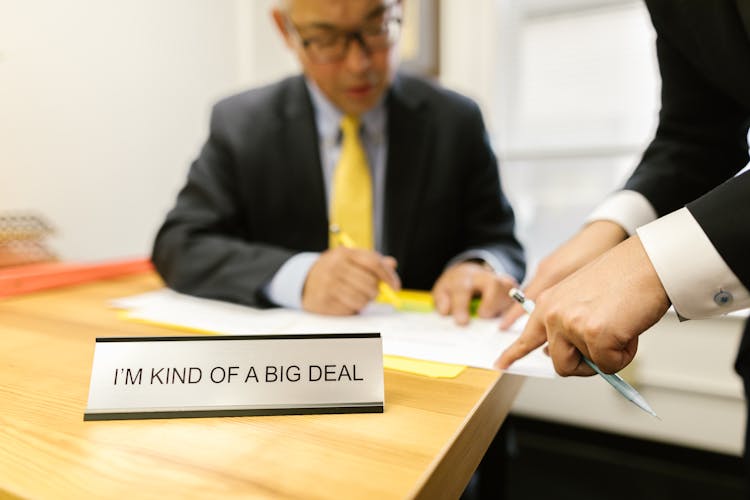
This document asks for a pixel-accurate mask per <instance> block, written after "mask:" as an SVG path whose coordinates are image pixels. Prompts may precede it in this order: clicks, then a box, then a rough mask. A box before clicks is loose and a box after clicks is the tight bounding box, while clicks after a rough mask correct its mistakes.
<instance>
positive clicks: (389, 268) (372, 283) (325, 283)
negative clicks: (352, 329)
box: [302, 247, 401, 316]
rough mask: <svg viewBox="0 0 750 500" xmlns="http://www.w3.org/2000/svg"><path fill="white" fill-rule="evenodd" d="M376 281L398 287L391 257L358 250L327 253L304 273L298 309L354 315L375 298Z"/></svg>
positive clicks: (340, 249)
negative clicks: (300, 305)
mask: <svg viewBox="0 0 750 500" xmlns="http://www.w3.org/2000/svg"><path fill="white" fill-rule="evenodd" d="M380 281H385V282H386V283H388V284H389V285H390V286H391V288H393V289H395V290H399V289H400V288H401V280H400V279H399V277H398V275H397V274H396V259H394V258H393V257H384V256H382V255H380V254H379V253H377V252H374V251H372V250H362V249H358V248H345V247H337V248H333V249H330V250H327V251H325V252H324V253H322V254H321V256H320V258H319V259H318V260H317V261H316V262H315V264H313V265H312V267H311V268H310V272H309V273H308V274H307V279H306V280H305V286H304V289H303V290H302V308H303V309H304V310H305V311H310V312H315V313H319V314H332V315H336V316H346V315H350V314H357V313H358V312H359V311H361V310H362V308H363V307H365V306H366V305H367V304H368V303H369V302H370V301H371V300H373V299H374V298H375V297H376V296H377V295H378V283H379V282H380Z"/></svg>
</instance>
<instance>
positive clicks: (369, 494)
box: [0, 274, 523, 499]
mask: <svg viewBox="0 0 750 500" xmlns="http://www.w3.org/2000/svg"><path fill="white" fill-rule="evenodd" d="M160 286H161V282H160V281H159V279H158V278H157V277H155V276H154V275H153V274H144V275H137V276H130V277H126V278H119V279H112V280H108V281H99V282H95V283H90V284H86V285H79V286H75V287H68V288H60V289H56V290H53V291H47V292H38V293H35V294H32V295H26V296H19V297H14V298H8V299H3V300H1V301H0V339H1V340H2V344H1V345H2V349H0V497H4V496H11V497H12V496H19V497H24V498H64V497H65V498H89V497H94V496H95V497H107V498H126V497H128V496H135V497H138V498H141V497H149V498H151V497H160V498H165V497H180V498H201V499H203V498H214V497H215V498H229V497H243V498H248V497H253V498H256V497H271V498H404V497H419V498H455V497H457V496H458V495H459V494H460V492H461V491H462V490H463V488H464V487H465V485H466V483H467V482H468V480H469V478H470V477H471V474H472V472H473V470H474V469H475V468H476V466H477V464H478V463H479V461H480V459H481V457H482V455H483V454H484V452H485V450H486V449H487V447H488V445H489V443H490V441H491V439H492V437H493V436H494V434H495V432H496V431H497V429H498V428H499V426H500V423H501V422H502V421H503V419H504V418H505V416H506V415H507V413H508V410H509V408H510V405H511V403H512V402H513V399H514V398H515V396H516V394H517V392H518V390H519V388H520V386H521V383H522V380H523V379H522V378H521V377H514V376H510V375H503V376H501V375H500V374H499V373H496V372H492V371H488V370H479V369H469V370H467V371H465V372H464V373H463V374H461V375H460V376H459V377H457V378H455V379H451V380H433V379H429V378H426V377H421V376H416V375H410V374H406V373H399V372H395V371H389V370H386V372H385V393H386V394H385V404H386V406H385V413H383V414H349V415H295V416H272V417H234V418H198V419H173V420H139V421H109V422H84V421H83V413H84V409H85V407H86V400H87V397H88V384H89V376H90V371H91V362H92V359H93V351H94V339H95V337H97V336H127V335H131V336H144V335H179V333H178V332H176V331H172V330H167V329H163V328H159V327H156V326H150V325H142V324H137V323H130V322H125V321H120V320H118V319H117V317H116V313H115V312H114V311H113V310H111V309H108V308H107V301H108V300H109V299H112V298H115V297H121V296H125V295H130V294H136V293H141V292H145V291H148V290H152V289H155V288H157V287H160Z"/></svg>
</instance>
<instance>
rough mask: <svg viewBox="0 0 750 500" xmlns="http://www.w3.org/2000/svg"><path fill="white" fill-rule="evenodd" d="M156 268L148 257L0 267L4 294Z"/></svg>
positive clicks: (32, 290) (16, 293) (25, 291)
mask: <svg viewBox="0 0 750 500" xmlns="http://www.w3.org/2000/svg"><path fill="white" fill-rule="evenodd" d="M151 270H153V265H152V264H151V262H150V261H149V260H148V259H130V260H117V261H107V262H97V263H88V264H81V263H71V262H45V263H41V264H29V265H24V266H16V267H9V268H5V269H0V297H9V296H11V295H20V294H24V293H29V292H35V291H37V290H44V289H47V288H56V287H60V286H68V285H75V284H78V283H85V282H88V281H96V280H101V279H105V278H114V277H117V276H125V275H128V274H138V273H145V272H148V271H151Z"/></svg>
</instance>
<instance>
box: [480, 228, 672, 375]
mask: <svg viewBox="0 0 750 500" xmlns="http://www.w3.org/2000/svg"><path fill="white" fill-rule="evenodd" d="M669 305H670V302H669V298H668V297H667V294H666V292H665V291H664V288H663V287H662V284H661V281H659V277H658V276H657V274H656V271H655V270H654V268H653V266H652V264H651V261H650V260H649V258H648V256H647V255H646V252H645V250H644V249H643V246H642V245H641V242H640V239H639V238H638V237H637V236H633V237H631V238H630V239H628V240H626V241H625V242H623V243H621V244H620V245H617V246H616V247H615V248H613V249H612V250H610V251H609V252H607V253H605V254H604V255H602V256H601V257H600V258H598V259H596V260H595V261H594V262H592V263H591V264H589V265H587V266H585V267H583V268H581V269H580V270H579V271H577V272H576V273H574V274H572V275H571V276H569V277H568V278H566V279H565V280H563V281H561V282H560V283H559V284H557V285H555V286H554V287H552V288H550V289H549V290H547V291H545V292H543V293H542V294H541V295H540V296H539V298H538V300H537V301H536V309H535V310H534V312H533V313H532V315H531V317H530V318H529V322H528V323H527V324H526V328H524V331H523V333H522V334H521V336H520V337H519V338H518V340H516V341H515V342H514V343H513V344H512V345H511V346H510V347H508V349H506V350H505V352H504V353H503V354H502V355H501V356H500V358H499V359H498V360H497V361H496V362H495V366H497V367H498V368H500V369H506V368H508V367H509V366H510V365H511V364H512V363H513V362H514V361H516V360H517V359H520V358H522V357H523V356H525V355H526V354H528V353H529V352H531V351H532V350H534V349H536V348H537V347H539V346H541V345H542V344H544V342H548V343H549V344H548V346H547V350H548V354H549V355H550V357H552V362H553V363H554V365H555V371H556V372H557V373H559V374H560V375H563V376H568V375H593V373H594V371H593V370H592V369H591V368H589V367H588V366H587V365H586V364H585V363H583V362H582V361H583V360H582V359H581V355H584V356H586V357H588V358H589V359H590V360H592V361H593V362H594V363H596V364H597V365H598V366H599V368H601V370H602V371H604V372H605V373H615V372H617V371H619V370H620V369H622V368H623V367H625V366H626V365H628V364H629V363H630V361H632V359H633V357H634V356H635V352H636V350H637V348H638V336H639V335H640V334H641V333H643V332H644V331H645V330H647V329H648V328H649V327H651V326H652V325H653V324H654V323H656V322H657V321H658V320H659V319H660V318H661V317H662V316H663V315H664V313H666V312H667V309H668V308H669Z"/></svg>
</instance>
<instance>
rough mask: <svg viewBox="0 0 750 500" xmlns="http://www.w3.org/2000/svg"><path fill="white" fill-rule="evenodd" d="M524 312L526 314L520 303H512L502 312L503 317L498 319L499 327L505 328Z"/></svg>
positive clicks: (511, 324)
mask: <svg viewBox="0 0 750 500" xmlns="http://www.w3.org/2000/svg"><path fill="white" fill-rule="evenodd" d="M524 314H526V311H524V309H523V307H521V304H513V305H512V306H510V308H509V309H508V310H507V311H505V312H504V313H503V317H502V318H501V319H500V329H501V330H507V329H508V328H510V327H511V326H513V323H515V322H516V321H518V318H520V317H521V316H523V315H524Z"/></svg>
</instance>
